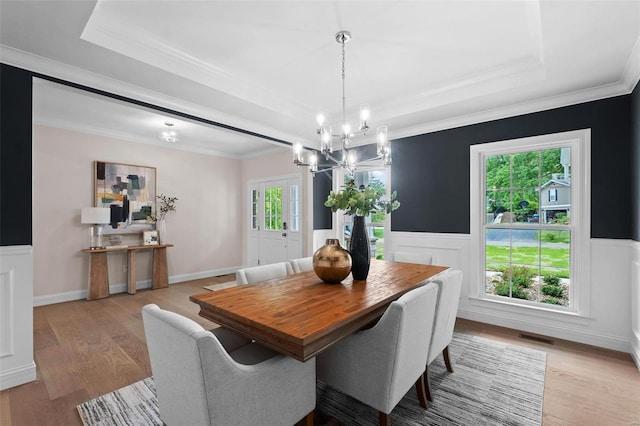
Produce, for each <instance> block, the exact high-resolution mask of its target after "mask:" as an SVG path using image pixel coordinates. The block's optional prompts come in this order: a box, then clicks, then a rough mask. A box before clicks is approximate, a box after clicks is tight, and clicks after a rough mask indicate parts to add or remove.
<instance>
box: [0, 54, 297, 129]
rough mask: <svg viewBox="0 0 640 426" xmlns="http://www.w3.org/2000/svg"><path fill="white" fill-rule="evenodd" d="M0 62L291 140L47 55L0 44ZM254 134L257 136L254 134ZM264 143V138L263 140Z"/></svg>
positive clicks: (229, 116) (214, 111) (254, 123)
mask: <svg viewBox="0 0 640 426" xmlns="http://www.w3.org/2000/svg"><path fill="white" fill-rule="evenodd" d="M0 61H1V62H2V63H5V64H7V65H12V66H15V67H18V68H22V69H25V70H28V71H31V72H34V73H38V74H42V75H43V76H44V77H52V78H55V79H60V80H63V81H68V82H70V83H74V84H79V85H82V86H86V87H90V88H93V89H97V90H101V91H104V92H107V93H111V94H114V95H118V96H122V97H125V98H130V99H133V100H136V101H140V102H145V103H148V104H150V105H155V106H157V107H160V108H166V109H169V110H173V111H176V112H181V113H184V114H189V115H192V116H194V117H199V118H202V119H203V120H210V121H215V122H219V123H224V124H225V125H229V126H232V127H236V128H238V129H243V130H249V129H250V131H251V132H254V133H256V134H260V135H265V136H268V137H272V138H275V139H281V140H292V139H293V136H292V135H290V134H288V133H285V132H283V131H281V130H277V129H274V128H272V127H268V126H263V125H260V124H258V123H256V122H254V121H250V120H245V119H243V118H241V117H239V116H235V115H231V114H227V113H225V112H222V111H219V110H216V109H212V108H206V107H203V106H201V105H197V104H194V103H191V102H187V101H185V100H182V99H178V98H174V97H170V96H167V95H165V94H162V93H159V92H155V91H153V90H149V89H145V88H143V87H140V86H137V85H133V84H130V83H126V82H123V81H120V80H116V79H113V78H110V77H106V76H104V75H101V74H97V73H94V72H92V71H87V70H85V69H82V68H78V67H75V66H72V65H67V64H63V63H61V62H58V61H54V60H52V59H49V58H45V57H42V56H38V55H34V54H32V53H29V52H25V51H22V50H19V49H15V48H13V47H10V46H6V45H3V44H1V43H0ZM256 137H258V136H256ZM265 141H267V142H272V141H269V140H268V139H265Z"/></svg>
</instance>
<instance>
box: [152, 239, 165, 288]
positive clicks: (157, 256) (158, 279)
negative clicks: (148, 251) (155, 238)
mask: <svg viewBox="0 0 640 426" xmlns="http://www.w3.org/2000/svg"><path fill="white" fill-rule="evenodd" d="M168 286H169V272H168V269H167V248H166V247H160V248H154V249H153V271H152V275H151V288H152V289H154V290H155V289H158V288H165V287H168Z"/></svg>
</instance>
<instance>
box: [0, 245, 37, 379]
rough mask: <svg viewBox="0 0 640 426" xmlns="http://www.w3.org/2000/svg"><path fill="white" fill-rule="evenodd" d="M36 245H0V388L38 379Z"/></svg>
mask: <svg viewBox="0 0 640 426" xmlns="http://www.w3.org/2000/svg"><path fill="white" fill-rule="evenodd" d="M32 306H33V247H31V246H29V245H24V246H2V247H0V391H1V390H4V389H8V388H11V387H14V386H18V385H21V384H24V383H27V382H31V381H34V380H35V379H36V364H35V362H34V359H33V308H32Z"/></svg>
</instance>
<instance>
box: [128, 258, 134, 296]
mask: <svg viewBox="0 0 640 426" xmlns="http://www.w3.org/2000/svg"><path fill="white" fill-rule="evenodd" d="M127 271H128V274H127V292H128V293H129V294H136V251H135V250H127Z"/></svg>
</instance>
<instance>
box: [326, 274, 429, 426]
mask: <svg viewBox="0 0 640 426" xmlns="http://www.w3.org/2000/svg"><path fill="white" fill-rule="evenodd" d="M437 296H438V286H437V285H436V284H434V283H427V284H426V285H424V286H422V287H419V288H417V289H415V290H411V291H410V292H408V293H405V294H404V295H403V296H401V297H400V298H399V299H398V300H396V301H394V302H391V304H390V305H389V307H388V308H387V310H386V311H385V313H384V314H383V315H382V317H381V318H380V320H379V321H378V323H377V324H376V325H375V326H374V327H372V328H370V329H367V330H363V331H359V332H357V333H356V334H353V335H351V336H348V337H346V338H345V339H343V340H341V341H340V342H338V343H336V344H335V345H333V346H331V347H330V348H329V349H327V350H325V351H324V352H322V353H320V354H319V355H318V356H317V357H316V360H317V377H318V379H319V380H321V381H322V382H324V383H326V384H327V385H329V386H331V387H333V388H335V389H337V390H339V391H340V392H343V393H346V394H347V395H349V396H351V397H353V398H355V399H357V400H359V401H361V402H363V403H365V404H367V405H369V406H371V407H373V408H375V409H376V410H378V412H379V413H378V415H379V421H380V424H381V425H390V424H391V417H390V413H391V411H392V410H393V408H394V407H395V406H396V405H397V404H398V402H400V400H401V399H402V397H403V396H404V395H405V394H406V393H407V391H408V390H409V389H411V387H412V386H413V385H414V383H415V386H416V391H417V392H418V398H419V400H420V405H421V406H422V407H423V408H427V402H426V399H425V389H424V383H423V380H424V367H425V365H426V364H424V363H425V362H426V360H427V354H428V353H429V343H430V339H425V338H424V335H425V334H427V335H429V336H430V335H431V331H432V329H433V315H434V311H435V307H436V300H437Z"/></svg>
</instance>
